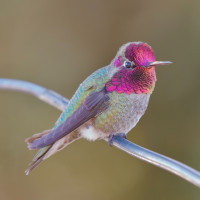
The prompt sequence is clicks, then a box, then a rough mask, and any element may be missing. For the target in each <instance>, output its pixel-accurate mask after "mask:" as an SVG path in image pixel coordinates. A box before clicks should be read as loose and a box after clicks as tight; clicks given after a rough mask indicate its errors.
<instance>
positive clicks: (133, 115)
mask: <svg viewBox="0 0 200 200" xmlns="http://www.w3.org/2000/svg"><path fill="white" fill-rule="evenodd" d="M109 97H110V106H109V108H108V109H107V110H106V111H105V112H103V113H102V114H100V115H99V116H98V117H97V118H96V119H95V121H94V126H95V127H96V128H97V129H100V130H101V131H102V132H104V133H106V134H115V133H128V132H129V131H130V130H131V129H132V128H133V127H134V126H135V125H136V124H137V122H138V121H139V119H140V118H141V116H142V115H143V114H144V112H145V110H146V108H147V106H148V102H149V97H150V94H125V93H123V94H119V93H117V92H112V93H111V94H110V96H109Z"/></svg>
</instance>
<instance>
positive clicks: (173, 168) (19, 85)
mask: <svg viewBox="0 0 200 200" xmlns="http://www.w3.org/2000/svg"><path fill="white" fill-rule="evenodd" d="M0 89H3V90H15V91H20V92H25V93H29V94H31V95H34V96H36V97H37V98H39V99H40V100H42V101H44V102H46V103H48V104H50V105H52V106H54V107H56V108H58V109H59V110H61V111H63V110H64V109H65V107H66V106H67V104H68V101H69V100H68V99H66V98H65V97H62V96H61V95H60V94H58V93H56V92H54V91H52V90H48V89H46V88H44V87H41V86H39V85H36V84H33V83H30V82H26V81H20V80H14V79H4V78H0ZM112 145H113V146H115V147H117V148H119V149H121V150H122V151H124V152H126V153H128V154H130V155H132V156H135V157H137V158H139V159H141V160H144V161H146V162H148V163H151V164H153V165H156V166H157V167H160V168H162V169H165V170H167V171H169V172H171V173H174V174H176V175H177V176H180V177H182V178H183V179H185V180H187V181H188V182H190V183H192V184H194V185H196V186H197V187H199V188H200V172H199V171H197V170H194V169H192V168H191V167H189V166H187V165H184V164H182V163H180V162H178V161H176V160H173V159H171V158H169V157H166V156H164V155H161V154H158V153H156V152H153V151H150V150H148V149H145V148H143V147H141V146H138V145H136V144H134V143H132V142H130V141H128V140H126V139H124V138H122V137H119V136H114V137H113V139H112Z"/></svg>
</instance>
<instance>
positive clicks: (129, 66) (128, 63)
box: [124, 61, 132, 68]
mask: <svg viewBox="0 0 200 200" xmlns="http://www.w3.org/2000/svg"><path fill="white" fill-rule="evenodd" d="M124 66H125V67H126V68H131V66H132V65H131V63H130V62H127V61H126V62H125V63H124Z"/></svg>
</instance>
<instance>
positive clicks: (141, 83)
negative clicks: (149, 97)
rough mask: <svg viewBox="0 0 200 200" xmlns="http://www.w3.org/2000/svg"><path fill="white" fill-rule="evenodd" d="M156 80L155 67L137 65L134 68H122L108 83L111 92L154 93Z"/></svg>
mask: <svg viewBox="0 0 200 200" xmlns="http://www.w3.org/2000/svg"><path fill="white" fill-rule="evenodd" d="M155 82H156V74H155V68H154V67H151V68H144V67H139V66H138V67H136V68H135V69H133V70H126V69H124V68H123V69H122V70H120V71H119V72H117V73H116V74H115V75H114V77H113V78H112V79H111V80H110V81H109V82H108V83H107V84H106V89H107V91H109V92H113V91H116V92H118V93H126V94H131V93H136V94H141V93H145V94H150V93H152V91H153V89H154V87H155Z"/></svg>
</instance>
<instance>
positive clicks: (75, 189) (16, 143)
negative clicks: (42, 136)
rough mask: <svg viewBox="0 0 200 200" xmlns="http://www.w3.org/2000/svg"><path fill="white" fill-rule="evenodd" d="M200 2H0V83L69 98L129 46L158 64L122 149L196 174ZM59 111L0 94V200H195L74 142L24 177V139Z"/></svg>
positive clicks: (153, 170)
mask: <svg viewBox="0 0 200 200" xmlns="http://www.w3.org/2000/svg"><path fill="white" fill-rule="evenodd" d="M199 19H200V1H198V0H191V1H187V0H176V1H174V0H168V1H159V0H152V1H144V0H110V1H106V0H101V1H100V0H93V1H92V0H85V1H81V0H79V1H66V0H54V1H53V0H35V1H27V0H18V1H14V0H10V1H6V0H0V29H1V31H0V77H6V78H14V79H22V80H27V81H31V82H34V83H37V84H39V85H42V86H44V87H47V88H50V89H52V90H55V91H57V92H58V93H61V94H62V95H64V96H66V97H68V98H70V97H71V96H72V95H73V93H74V91H75V90H76V89H77V87H78V86H79V84H80V83H81V82H82V81H83V80H84V79H85V78H86V77H87V76H88V75H89V74H91V73H92V72H93V71H95V70H96V69H98V68H100V67H103V66H105V65H107V64H109V62H110V61H111V60H112V59H113V57H114V56H115V53H116V52H117V50H118V48H119V47H120V46H121V45H122V44H123V43H126V42H129V41H145V42H147V43H148V44H150V45H151V46H152V47H153V49H154V51H155V54H156V57H157V59H158V60H170V61H173V65H169V66H163V67H158V68H157V78H158V81H157V85H156V88H155V92H154V94H153V95H152V97H151V100H150V104H149V107H148V110H147V112H146V114H145V115H144V117H143V118H142V119H141V121H140V123H139V124H138V125H137V126H136V127H135V128H134V130H132V131H131V132H130V133H129V134H128V139H129V140H131V141H133V142H135V143H136V144H139V145H141V146H143V147H146V148H149V149H151V150H153V151H156V152H159V153H161V154H164V155H167V156H169V157H172V158H174V159H176V160H179V161H181V162H183V163H185V164H188V165H190V166H192V167H193V168H195V169H198V170H200V134H199V133H200V123H199V122H200V106H199V102H200V93H199V88H200V79H199V74H200V61H199V52H200V23H199ZM59 115H60V111H58V110H57V109H55V108H53V107H51V106H49V105H47V104H45V103H43V102H41V101H39V100H38V99H36V98H35V97H32V96H29V95H26V94H22V93H18V92H12V91H0V199H2V200H11V199H21V200H25V199H26V200H27V199H28V200H35V199H38V200H39V199H42V200H47V199H48V200H55V199H71V200H76V199H87V200H90V199H91V200H93V199H96V200H100V199H105V200H112V199H115V200H121V199H127V200H129V199H139V200H146V199H148V200H157V199H159V200H160V199H162V200H169V199H176V200H179V199H180V200H188V199H190V200H197V199H199V198H200V190H199V189H198V188H197V187H195V186H193V185H191V184H189V183H188V182H186V181H184V180H182V179H180V178H179V177H177V176H175V175H172V174H170V173H168V172H166V171H164V170H161V169H159V168H157V167H154V166H152V165H150V164H148V163H145V162H143V161H141V160H138V159H136V158H133V157H131V156H129V155H127V154H126V153H124V152H122V151H120V150H118V149H116V148H114V147H109V146H108V144H107V143H105V142H104V141H97V142H93V143H92V142H88V141H85V140H80V141H77V142H75V143H73V144H72V145H70V146H69V147H68V148H66V149H64V150H63V151H61V152H60V153H58V154H56V155H55V156H53V157H51V158H50V159H48V160H47V161H45V162H44V163H42V164H41V165H40V166H39V167H38V168H37V169H36V170H34V171H33V173H32V174H30V176H25V174H24V170H25V169H26V168H27V167H28V163H29V162H30V161H31V159H32V157H33V155H34V154H35V152H33V151H32V152H31V151H28V149H27V148H26V144H25V143H24V139H25V138H26V137H29V136H31V135H32V134H33V133H37V132H41V131H42V130H45V129H49V128H51V127H52V126H53V125H54V123H55V121H56V120H57V118H58V116H59Z"/></svg>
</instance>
